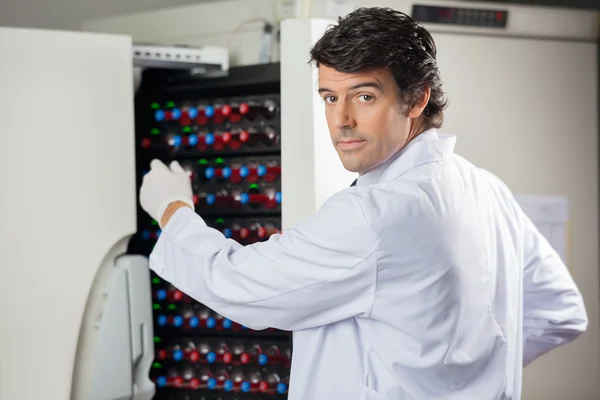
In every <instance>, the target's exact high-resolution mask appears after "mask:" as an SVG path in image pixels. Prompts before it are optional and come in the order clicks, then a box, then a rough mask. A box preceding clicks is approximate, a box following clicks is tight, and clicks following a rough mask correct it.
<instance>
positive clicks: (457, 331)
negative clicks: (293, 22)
mask: <svg viewBox="0 0 600 400" xmlns="http://www.w3.org/2000/svg"><path fill="white" fill-rule="evenodd" d="M311 56H312V61H313V62H315V63H316V65H317V66H318V69H319V89H318V90H319V93H320V94H321V96H322V97H323V100H324V104H325V106H324V107H325V113H326V116H327V122H328V124H329V130H330V133H331V138H332V142H333V145H334V146H335V148H336V150H337V152H338V154H339V156H340V158H341V160H342V162H343V164H344V166H345V168H347V169H348V170H350V171H354V172H357V173H358V174H359V177H358V180H357V182H356V185H355V186H354V187H350V188H348V189H345V190H343V191H341V192H339V193H337V194H336V195H334V196H332V197H331V198H330V199H329V200H328V201H327V202H326V203H325V204H324V205H323V207H322V208H321V210H319V211H318V213H317V214H315V215H314V216H313V217H312V218H310V219H309V220H307V221H305V222H304V223H301V224H298V225H297V226H296V227H294V228H293V229H290V230H288V231H286V232H284V233H283V234H281V235H275V236H273V237H271V238H270V240H269V241H267V242H264V243H258V244H254V245H251V246H245V247H243V246H241V245H239V244H238V243H236V242H235V241H233V240H230V239H226V238H225V237H224V236H223V235H222V234H221V233H220V232H218V231H216V230H214V229H211V228H208V227H207V226H206V224H205V223H204V221H203V220H202V218H201V217H200V216H198V215H197V214H195V213H194V211H193V210H192V209H191V208H190V207H192V202H191V196H192V192H191V188H190V183H189V179H188V177H187V175H186V174H185V172H184V171H183V170H182V169H181V167H180V166H179V164H177V163H173V164H171V168H170V169H169V168H168V167H167V166H165V165H164V164H162V163H160V162H159V161H154V162H153V163H152V169H151V171H150V172H149V173H148V174H147V175H146V177H145V179H144V183H143V185H142V189H141V194H140V197H141V200H140V201H141V204H142V206H143V207H144V209H145V210H146V211H147V212H148V213H149V214H150V215H152V216H153V217H154V218H156V219H157V220H159V221H161V225H162V226H164V230H163V233H162V235H161V237H160V239H159V240H158V242H157V244H156V247H155V249H154V252H153V253H152V255H151V257H150V266H151V268H152V269H153V270H154V271H156V272H157V273H158V275H160V276H162V277H163V278H164V279H166V280H167V281H169V282H172V283H173V284H174V285H175V286H177V287H178V288H180V289H181V290H182V291H184V292H185V293H187V294H188V295H190V296H191V297H193V298H195V299H197V300H198V301H200V302H202V303H204V304H206V305H207V306H209V307H211V308H212V309H213V310H215V311H216V312H218V313H220V314H222V315H224V316H225V317H227V318H230V319H232V320H234V321H237V322H239V323H242V324H244V325H247V326H250V327H252V328H255V329H262V328H267V327H274V328H279V329H284V330H291V331H294V355H293V362H292V365H293V366H292V376H291V383H290V393H289V399H290V400H307V399H310V400H331V399H344V400H352V399H357V400H358V399H362V400H365V399H367V400H380V399H394V400H395V399H411V400H413V399H414V400H425V399H442V398H443V399H446V400H450V399H452V400H454V399H456V400H468V399H477V400H484V399H487V400H492V399H519V398H520V393H521V379H522V378H521V376H522V367H523V366H524V365H527V364H528V363H530V362H531V361H532V360H534V359H535V358H537V357H539V356H541V355H542V354H544V353H546V352H548V351H550V350H551V349H553V348H556V347H558V346H560V345H563V344H565V343H567V342H569V341H571V340H573V339H575V338H576V337H577V336H578V335H579V334H580V333H582V332H583V331H585V329H586V327H587V323H588V321H587V314H586V310H585V308H584V304H583V300H582V296H581V294H580V293H579V291H578V289H577V287H576V285H575V283H574V282H573V280H572V278H571V277H570V275H569V273H568V271H567V269H566V267H565V265H564V264H563V262H562V261H561V259H560V258H559V256H558V255H557V253H556V252H555V251H554V250H553V249H552V248H551V247H550V245H549V244H548V242H547V241H546V240H545V239H544V238H543V237H542V236H541V235H540V233H539V232H538V231H537V230H536V228H535V227H534V226H533V224H532V223H531V221H530V220H529V219H528V218H527V217H526V216H525V214H524V213H523V212H522V210H521V209H520V208H519V206H518V204H517V203H516V202H515V200H514V198H513V196H512V194H511V192H510V191H509V189H508V188H507V187H506V186H505V185H504V184H503V183H502V182H501V181H500V180H499V179H498V178H496V177H495V176H493V175H492V174H490V173H488V172H486V171H484V170H482V169H480V168H477V167H476V166H474V165H472V164H470V163H469V162H468V161H466V160H465V159H463V158H461V157H460V156H458V155H456V154H454V152H453V149H454V144H455V140H456V139H455V137H454V136H451V135H447V134H443V133H440V132H438V128H440V126H441V124H442V120H443V110H444V108H445V107H446V103H445V99H444V94H443V92H442V87H441V80H440V74H439V71H438V68H437V63H436V47H435V44H434V41H433V39H432V37H431V36H430V34H429V33H428V32H427V31H426V30H425V29H424V28H422V27H421V26H420V25H418V24H417V23H415V22H414V21H412V20H411V19H410V18H409V17H407V16H406V15H404V14H402V13H399V12H396V11H393V10H390V9H381V8H366V9H365V8H363V9H359V10H357V11H355V12H353V13H351V14H350V15H348V16H347V17H345V18H342V19H340V21H339V23H338V24H337V25H336V26H335V27H332V28H331V29H329V30H328V31H327V32H326V33H325V35H324V36H323V37H322V38H321V39H320V40H319V42H318V43H317V44H316V45H315V46H314V48H313V49H312V51H311Z"/></svg>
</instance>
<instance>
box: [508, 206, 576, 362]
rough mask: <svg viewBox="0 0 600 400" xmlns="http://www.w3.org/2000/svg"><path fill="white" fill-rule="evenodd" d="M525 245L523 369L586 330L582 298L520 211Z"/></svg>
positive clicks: (565, 268) (553, 252)
mask: <svg viewBox="0 0 600 400" xmlns="http://www.w3.org/2000/svg"><path fill="white" fill-rule="evenodd" d="M519 212H520V216H521V221H522V227H523V231H522V232H523V245H524V256H525V260H524V270H523V290H524V292H523V366H526V365H527V364H529V363H531V362H532V361H533V360H535V359H536V358H538V357H540V356H542V355H543V354H545V353H547V352H549V351H551V350H553V349H555V348H557V347H559V346H562V345H564V344H566V343H569V342H571V341H573V340H574V339H575V338H577V337H578V336H579V335H580V334H581V333H583V332H584V331H585V330H586V329H587V325H588V317H587V312H586V309H585V306H584V302H583V298H582V296H581V293H580V292H579V289H578V288H577V285H576V284H575V282H574V281H573V278H572V277H571V275H570V273H569V271H568V269H567V267H566V266H565V264H564V262H563V261H562V260H561V258H560V256H559V255H558V253H557V252H556V251H555V250H554V249H553V248H552V247H551V245H550V243H549V242H548V241H547V240H546V238H545V237H544V236H543V235H542V234H541V233H540V232H539V231H538V230H537V228H536V227H535V226H534V224H533V223H532V222H531V220H530V219H529V218H528V217H527V216H526V215H525V214H524V213H523V212H522V211H521V210H519Z"/></svg>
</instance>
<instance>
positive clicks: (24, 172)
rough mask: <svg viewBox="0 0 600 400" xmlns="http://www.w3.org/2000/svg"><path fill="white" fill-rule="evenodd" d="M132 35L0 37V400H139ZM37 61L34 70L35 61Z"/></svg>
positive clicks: (143, 341)
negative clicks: (132, 248)
mask: <svg viewBox="0 0 600 400" xmlns="http://www.w3.org/2000/svg"><path fill="white" fill-rule="evenodd" d="M131 52H132V44H131V38H129V37H126V36H115V35H104V34H90V33H71V32H58V31H45V30H29V29H15V28H0V54H2V56H3V57H2V67H1V68H0V71H1V72H2V73H1V74H0V104H1V107H0V137H1V138H2V145H1V146H0V188H1V189H0V190H1V191H2V195H1V196H0V221H2V223H1V224H0V255H1V257H2V261H1V262H0V271H1V272H2V276H3V277H4V280H3V284H2V290H0V320H1V321H2V323H1V324H0V354H1V356H0V399H44V400H67V399H71V400H117V399H119V400H124V399H135V400H149V399H151V398H152V396H153V394H154V384H153V383H152V382H151V381H150V380H149V378H148V375H149V370H150V367H151V363H152V360H153V358H154V350H153V341H152V337H153V333H152V310H151V297H150V277H149V271H148V265H147V261H146V260H145V258H143V257H141V256H132V255H127V254H126V251H127V242H128V239H129V237H130V236H131V235H132V234H133V233H135V230H136V193H135V187H136V185H135V182H136V177H135V151H134V145H135V143H134V121H133V120H134V113H133V84H132V75H131V66H132V60H131ZM40 60H43V62H40Z"/></svg>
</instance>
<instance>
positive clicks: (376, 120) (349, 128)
mask: <svg viewBox="0 0 600 400" xmlns="http://www.w3.org/2000/svg"><path fill="white" fill-rule="evenodd" d="M319 94H320V95H321V97H322V98H323V99H324V100H325V115H326V117H327V124H328V125H329V133H330V134H331V140H332V142H333V145H334V146H335V149H336V150H337V153H338V155H339V157H340V159H341V160H342V164H343V165H344V168H346V169H347V170H348V171H352V172H358V173H360V174H363V173H365V172H367V171H369V170H371V169H372V168H375V167H377V166H378V165H379V164H381V163H383V162H385V161H386V160H387V159H388V158H390V157H391V156H392V155H393V154H394V153H396V152H397V151H399V150H400V149H401V148H402V147H403V146H404V144H405V143H406V141H407V139H408V135H409V130H410V119H409V118H407V116H406V115H405V111H406V110H405V109H404V107H403V106H402V104H401V103H400V96H399V91H398V86H397V85H396V81H395V80H394V77H393V75H392V74H391V72H389V71H387V70H372V71H368V72H357V73H343V72H338V71H336V70H335V69H333V68H329V67H326V66H323V65H321V66H319Z"/></svg>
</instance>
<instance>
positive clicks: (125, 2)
mask: <svg viewBox="0 0 600 400" xmlns="http://www.w3.org/2000/svg"><path fill="white" fill-rule="evenodd" d="M209 1H218V0H168V1H165V0H0V26H20V27H32V28H48V29H69V30H77V29H80V27H81V23H82V21H84V20H86V19H94V18H104V17H110V16H113V15H123V14H128V13H135V12H143V11H150V10H156V9H160V8H165V7H169V8H171V7H177V6H183V5H189V4H197V3H203V2H209ZM248 1H252V0H248ZM464 1H465V2H468V1H470V0H464ZM493 2H494V3H513V4H516V3H521V4H533V5H550V6H563V7H571V8H584V9H595V10H599V11H600V0H495V1H493Z"/></svg>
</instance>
